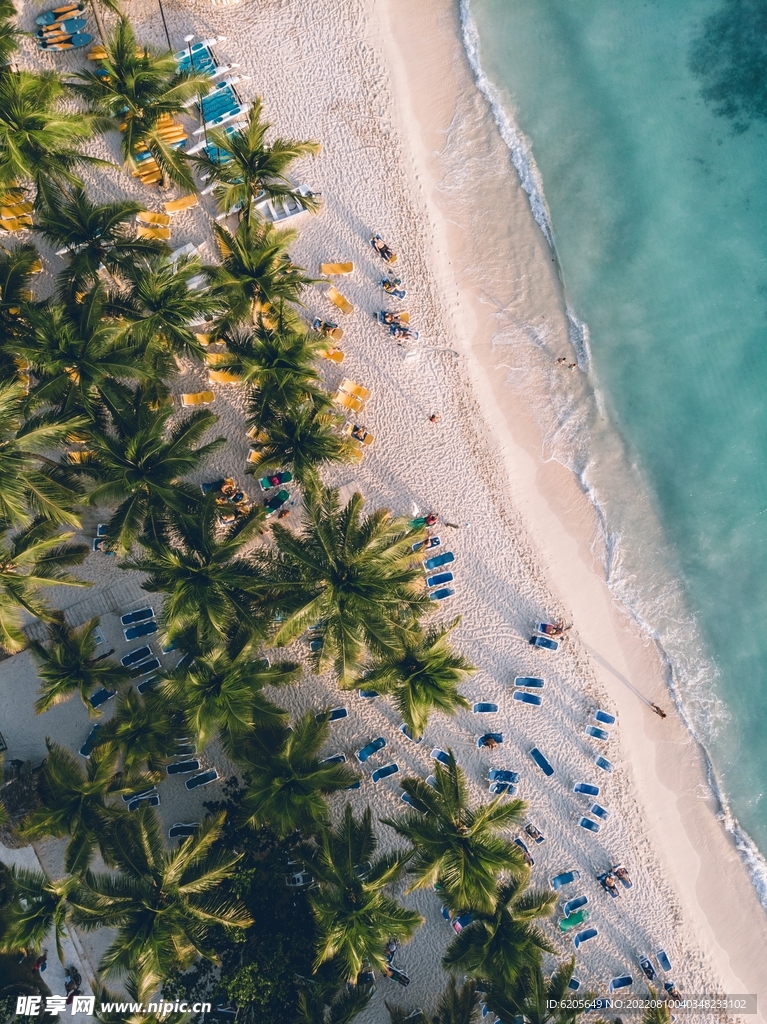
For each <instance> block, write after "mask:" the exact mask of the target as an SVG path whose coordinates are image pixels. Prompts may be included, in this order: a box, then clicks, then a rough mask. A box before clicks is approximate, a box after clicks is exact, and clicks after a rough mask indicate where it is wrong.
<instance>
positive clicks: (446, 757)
mask: <svg viewBox="0 0 767 1024" xmlns="http://www.w3.org/2000/svg"><path fill="white" fill-rule="evenodd" d="M429 757H431V758H433V759H434V760H435V761H439V763H440V764H444V765H450V760H451V759H450V754H448V752H447V751H446V750H441V749H440V748H439V747H434V749H433V750H432V751H431V753H430V754H429Z"/></svg>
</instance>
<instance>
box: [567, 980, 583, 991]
mask: <svg viewBox="0 0 767 1024" xmlns="http://www.w3.org/2000/svg"><path fill="white" fill-rule="evenodd" d="M567 987H568V988H569V989H570V991H571V992H577V991H578V989H579V988H580V987H581V981H580V978H575V977H573V978H570V980H569V981H568V983H567Z"/></svg>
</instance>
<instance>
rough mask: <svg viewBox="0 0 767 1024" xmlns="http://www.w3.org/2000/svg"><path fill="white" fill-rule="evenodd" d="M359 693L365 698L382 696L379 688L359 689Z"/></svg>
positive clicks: (370, 698)
mask: <svg viewBox="0 0 767 1024" xmlns="http://www.w3.org/2000/svg"><path fill="white" fill-rule="evenodd" d="M358 693H359V695H360V697H362V699H363V700H372V699H373V698H374V697H380V696H381V694H380V693H379V692H378V690H359V691H358Z"/></svg>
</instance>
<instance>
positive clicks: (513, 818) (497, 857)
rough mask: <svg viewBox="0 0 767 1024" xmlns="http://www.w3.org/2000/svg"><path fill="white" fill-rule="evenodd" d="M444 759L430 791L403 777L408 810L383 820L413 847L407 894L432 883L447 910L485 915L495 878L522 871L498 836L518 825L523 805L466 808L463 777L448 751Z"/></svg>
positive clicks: (516, 855) (515, 850) (515, 853)
mask: <svg viewBox="0 0 767 1024" xmlns="http://www.w3.org/2000/svg"><path fill="white" fill-rule="evenodd" d="M448 759H449V763H448V764H447V765H442V764H439V763H438V764H437V767H436V769H435V771H436V782H435V783H434V788H433V789H432V787H431V786H430V785H428V784H427V783H426V782H424V781H423V780H422V779H417V778H408V779H405V780H404V782H403V783H402V788H403V789H404V790H405V792H406V793H407V794H408V795H409V796H410V798H411V800H412V801H413V810H411V811H409V812H408V813H407V814H405V815H403V816H402V817H401V818H398V819H394V820H392V819H389V818H384V819H383V821H384V824H386V825H390V826H391V827H392V828H393V829H394V830H395V831H396V832H397V833H398V834H399V835H401V836H402V837H403V838H405V839H407V840H408V841H409V842H410V843H412V844H413V847H414V850H415V854H414V856H413V859H412V861H411V864H410V868H409V873H410V874H412V875H414V876H415V881H414V882H413V884H412V886H411V887H410V890H409V891H412V890H413V889H422V888H425V887H426V886H432V885H435V884H437V885H439V887H440V889H441V890H442V891H443V893H444V897H445V899H446V901H447V903H448V905H449V906H450V908H451V909H452V910H456V911H458V910H481V911H484V912H490V911H491V910H492V907H493V901H494V899H495V895H496V878H497V876H498V875H499V874H500V873H501V872H504V871H507V872H511V873H512V874H513V875H515V876H519V875H520V874H521V873H522V872H524V870H525V868H524V861H523V859H522V854H521V851H520V849H519V847H518V846H516V845H515V844H513V843H511V842H509V840H508V839H507V838H506V837H505V836H504V835H503V834H502V833H503V831H505V830H506V829H508V828H510V827H512V826H514V825H519V824H521V822H522V820H523V818H524V813H525V809H526V806H527V805H526V804H525V803H524V801H523V800H509V801H508V802H506V803H504V802H503V797H497V798H496V799H495V800H493V801H491V802H490V803H489V804H480V805H479V806H478V807H475V808H473V809H472V808H470V807H469V801H468V790H467V786H466V778H465V776H464V774H463V772H462V771H461V769H460V768H459V767H458V765H457V764H456V763H455V757H454V756H453V753H452V751H448Z"/></svg>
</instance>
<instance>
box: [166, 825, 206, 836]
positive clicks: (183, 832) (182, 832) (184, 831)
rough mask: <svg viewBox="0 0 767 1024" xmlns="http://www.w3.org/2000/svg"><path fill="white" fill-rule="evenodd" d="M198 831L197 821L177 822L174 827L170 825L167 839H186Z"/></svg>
mask: <svg viewBox="0 0 767 1024" xmlns="http://www.w3.org/2000/svg"><path fill="white" fill-rule="evenodd" d="M199 830H200V823H199V821H190V822H183V821H177V822H176V824H175V825H171V827H170V828H169V829H168V839H186V838H187V836H194V835H196V834H197V833H198V832H199Z"/></svg>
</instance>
